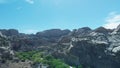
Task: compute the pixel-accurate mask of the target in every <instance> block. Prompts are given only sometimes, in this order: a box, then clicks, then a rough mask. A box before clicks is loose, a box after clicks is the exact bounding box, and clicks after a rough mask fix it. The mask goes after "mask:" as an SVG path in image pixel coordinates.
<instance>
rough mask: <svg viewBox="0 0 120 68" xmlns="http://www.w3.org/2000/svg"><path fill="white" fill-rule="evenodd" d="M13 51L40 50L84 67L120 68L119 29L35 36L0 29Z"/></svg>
mask: <svg viewBox="0 0 120 68" xmlns="http://www.w3.org/2000/svg"><path fill="white" fill-rule="evenodd" d="M0 31H1V32H2V34H4V35H6V37H7V38H8V39H9V41H10V44H11V48H12V50H14V51H30V50H40V51H44V52H46V54H51V55H53V56H54V57H56V58H60V59H62V60H64V61H65V62H66V63H68V64H69V65H75V66H76V67H77V66H79V65H80V64H82V65H83V67H84V68H88V67H90V68H120V65H119V64H120V26H118V27H117V28H116V29H113V30H110V29H105V28H104V27H99V28H97V29H95V30H92V29H90V28H89V27H84V28H79V29H74V30H73V31H70V30H60V29H51V30H45V31H42V32H38V33H36V34H23V33H19V32H18V31H17V30H14V29H12V30H0Z"/></svg>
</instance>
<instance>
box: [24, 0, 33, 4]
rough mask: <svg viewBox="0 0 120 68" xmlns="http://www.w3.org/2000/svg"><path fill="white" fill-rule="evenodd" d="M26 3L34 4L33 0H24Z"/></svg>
mask: <svg viewBox="0 0 120 68" xmlns="http://www.w3.org/2000/svg"><path fill="white" fill-rule="evenodd" d="M25 1H26V2H27V3H29V4H34V1H33V0H25Z"/></svg>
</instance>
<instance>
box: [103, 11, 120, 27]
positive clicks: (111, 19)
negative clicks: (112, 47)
mask: <svg viewBox="0 0 120 68" xmlns="http://www.w3.org/2000/svg"><path fill="white" fill-rule="evenodd" d="M105 22H106V24H105V25H103V26H104V27H105V28H107V29H114V28H116V27H117V26H118V25H119V24H120V14H118V13H117V12H111V13H109V15H108V17H107V18H106V20H105Z"/></svg>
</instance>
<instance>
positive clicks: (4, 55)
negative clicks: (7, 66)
mask: <svg viewBox="0 0 120 68" xmlns="http://www.w3.org/2000/svg"><path fill="white" fill-rule="evenodd" d="M12 55H14V53H13V51H12V50H11V45H10V41H9V40H8V38H7V37H6V36H4V35H2V34H1V33H0V66H1V64H4V63H6V61H7V60H11V59H12Z"/></svg>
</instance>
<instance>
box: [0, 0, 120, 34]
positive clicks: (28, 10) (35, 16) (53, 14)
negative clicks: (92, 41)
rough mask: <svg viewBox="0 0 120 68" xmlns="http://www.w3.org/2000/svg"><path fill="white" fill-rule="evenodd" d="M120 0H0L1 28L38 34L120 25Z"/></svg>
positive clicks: (111, 27)
mask: <svg viewBox="0 0 120 68" xmlns="http://www.w3.org/2000/svg"><path fill="white" fill-rule="evenodd" d="M119 13H120V0H0V29H11V28H14V29H18V30H19V31H20V32H23V33H35V32H37V31H42V30H46V29H54V28H60V29H71V30H72V29H77V28H81V27H86V26H87V27H90V28H92V29H95V28H97V27H99V26H104V27H106V28H109V29H113V28H115V27H116V26H117V25H118V24H120V14H119Z"/></svg>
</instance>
